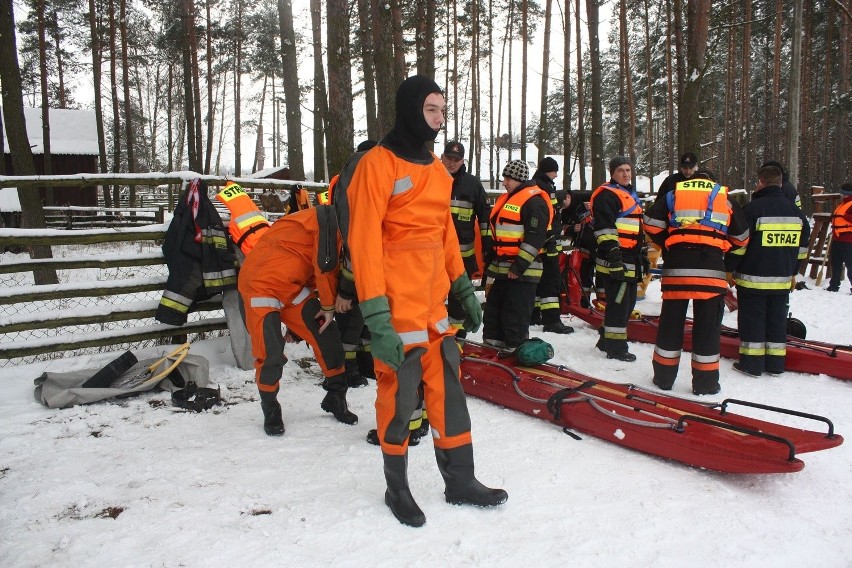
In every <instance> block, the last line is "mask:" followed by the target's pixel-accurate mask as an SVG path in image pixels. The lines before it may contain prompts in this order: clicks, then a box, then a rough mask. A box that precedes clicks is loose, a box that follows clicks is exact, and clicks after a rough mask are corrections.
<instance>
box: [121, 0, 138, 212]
mask: <svg viewBox="0 0 852 568" xmlns="http://www.w3.org/2000/svg"><path fill="white" fill-rule="evenodd" d="M119 14H120V17H119V19H118V29H119V32H120V34H121V86H122V88H123V89H124V137H125V140H126V141H127V172H128V173H131V174H132V173H134V172H136V157H135V156H134V154H133V146H134V144H133V109H132V105H131V104H130V65H129V63H128V59H127V0H121V3H120V4H119ZM140 102H141V101H140ZM129 205H130V207H136V186H135V185H133V184H131V185H130V186H129Z"/></svg>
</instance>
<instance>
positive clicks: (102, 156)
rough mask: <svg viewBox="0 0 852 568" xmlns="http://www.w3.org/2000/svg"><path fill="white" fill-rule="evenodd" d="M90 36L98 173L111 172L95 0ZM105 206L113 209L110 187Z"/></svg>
mask: <svg viewBox="0 0 852 568" xmlns="http://www.w3.org/2000/svg"><path fill="white" fill-rule="evenodd" d="M89 34H90V39H91V44H92V81H93V82H94V95H95V126H96V127H97V131H98V165H99V168H98V171H99V172H100V173H106V172H107V171H109V166H107V158H106V135H105V134H104V110H103V101H102V98H101V39H100V34H99V33H98V20H97V14H96V13H95V0H89ZM102 190H103V195H104V206H105V207H112V195H110V192H109V186H108V185H104V186H102Z"/></svg>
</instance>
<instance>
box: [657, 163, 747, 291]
mask: <svg viewBox="0 0 852 568" xmlns="http://www.w3.org/2000/svg"><path fill="white" fill-rule="evenodd" d="M644 223H645V231H646V232H647V234H648V236H649V237H650V238H651V240H652V241H653V242H654V243H655V244H657V245H658V246H659V247H660V248H661V249H662V250H663V256H664V264H663V278H662V284H661V289H662V292H663V299H664V300H689V299H694V300H706V299H709V298H712V297H714V296H719V295H722V294H725V293H726V292H727V290H728V284H727V280H726V275H725V253H726V252H727V251H729V250H731V248H740V247H743V246H745V245H746V244H747V243H748V238H749V231H748V225H747V223H746V221H745V217H744V216H743V214H742V211H741V210H740V208H739V206H738V205H737V204H736V203H735V202H732V201H731V200H730V199H729V198H728V188H727V187H725V186H722V185H719V184H717V183H714V182H712V181H710V180H707V179H703V178H691V179H689V180H686V181H680V182H678V183H677V184H676V186H675V189H674V191H671V192H669V193H667V194H666V198H665V199H663V200H660V201H656V202H655V203H654V205H652V206H651V208H650V209H649V210H648V212H647V214H646V215H645V217H644Z"/></svg>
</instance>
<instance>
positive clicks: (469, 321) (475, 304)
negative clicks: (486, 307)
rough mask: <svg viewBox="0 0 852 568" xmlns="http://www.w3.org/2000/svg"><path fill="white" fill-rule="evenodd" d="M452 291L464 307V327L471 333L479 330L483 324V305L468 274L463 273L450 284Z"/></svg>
mask: <svg viewBox="0 0 852 568" xmlns="http://www.w3.org/2000/svg"><path fill="white" fill-rule="evenodd" d="M450 292H452V294H453V296H455V297H456V300H458V301H459V303H460V304H461V305H462V308H464V313H465V318H464V329H465V331H469V332H471V333H476V332H477V331H479V326H481V325H482V306H481V305H480V303H479V299H478V298H477V297H476V291H475V290H474V289H473V284H471V282H470V278H468V277H467V274H462V275H461V276H459V277H458V278H456V279H455V280H454V281H453V283H452V284H450Z"/></svg>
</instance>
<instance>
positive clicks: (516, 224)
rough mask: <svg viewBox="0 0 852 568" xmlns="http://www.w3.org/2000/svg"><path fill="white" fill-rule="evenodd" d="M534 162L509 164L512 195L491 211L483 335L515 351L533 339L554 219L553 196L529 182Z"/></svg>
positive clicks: (507, 179)
mask: <svg viewBox="0 0 852 568" xmlns="http://www.w3.org/2000/svg"><path fill="white" fill-rule="evenodd" d="M529 173H530V171H529V166H527V164H526V162H524V161H523V160H512V161H511V162H509V163H508V164H506V167H505V168H503V187H504V188H505V189H506V193H504V194H503V195H501V196H500V197H498V198H497V202H496V203H495V204H494V207H493V208H492V210H491V220H490V225H491V235H492V237H493V240H492V247H491V250H490V251H489V252H488V254H487V256H486V258H485V266H486V269H485V277H486V292H485V311H484V313H483V318H482V323H483V330H482V337H483V339H484V341H485V342H486V343H488V344H489V345H493V346H495V347H498V348H501V349H505V350H506V351H514V350H515V349H516V348H517V347H518V346H519V345H520V344H521V343H523V342H524V340H526V339H527V338H528V337H529V327H530V317H531V316H532V310H533V303H534V302H535V291H536V288H537V287H538V283H539V281H540V280H541V273H542V263H541V252H542V247H543V246H544V241H545V239H546V238H547V229H548V227H549V226H550V222H551V220H552V217H553V209H552V208H551V207H550V196H549V195H548V194H547V193H546V192H545V191H544V190H542V189H541V188H540V187H539V186H538V184H536V182H534V181H532V180H528V179H527V178H528V177H529Z"/></svg>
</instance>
